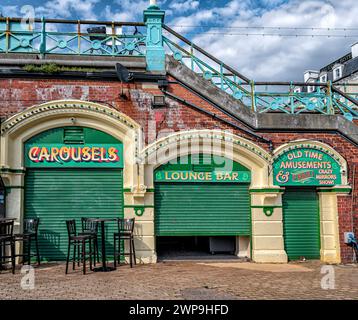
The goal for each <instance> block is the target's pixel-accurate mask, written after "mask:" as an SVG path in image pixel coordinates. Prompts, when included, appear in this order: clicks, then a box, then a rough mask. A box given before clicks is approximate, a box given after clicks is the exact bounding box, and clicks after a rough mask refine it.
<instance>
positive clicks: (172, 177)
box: [155, 170, 251, 183]
mask: <svg viewBox="0 0 358 320" xmlns="http://www.w3.org/2000/svg"><path fill="white" fill-rule="evenodd" d="M155 181H156V182H220V183H228V182H231V183H232V182H241V183H248V182H250V181H251V175H250V172H249V171H217V170H215V171H210V172H204V171H203V172H201V171H158V172H156V173H155Z"/></svg>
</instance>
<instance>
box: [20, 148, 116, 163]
mask: <svg viewBox="0 0 358 320" xmlns="http://www.w3.org/2000/svg"><path fill="white" fill-rule="evenodd" d="M25 165H26V167H33V168H40V167H56V168H58V167H66V168H70V167H87V168H96V167H107V168H123V145H122V144H91V145H81V146H78V145H76V146H71V145H52V144H51V145H50V144H44V145H38V144H33V145H26V147H25Z"/></svg>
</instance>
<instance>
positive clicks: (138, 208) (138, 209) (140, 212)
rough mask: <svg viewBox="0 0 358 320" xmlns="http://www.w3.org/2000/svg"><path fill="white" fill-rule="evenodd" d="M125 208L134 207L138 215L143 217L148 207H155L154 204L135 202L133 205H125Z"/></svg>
mask: <svg viewBox="0 0 358 320" xmlns="http://www.w3.org/2000/svg"><path fill="white" fill-rule="evenodd" d="M123 207H124V208H132V209H134V214H135V215H136V216H137V217H141V216H142V215H143V214H144V211H145V209H146V208H154V205H140V204H137V205H135V204H133V205H124V206H123Z"/></svg>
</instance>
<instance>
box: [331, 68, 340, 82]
mask: <svg viewBox="0 0 358 320" xmlns="http://www.w3.org/2000/svg"><path fill="white" fill-rule="evenodd" d="M341 77H342V67H337V68H335V69H334V70H333V79H334V80H337V79H339V78H341Z"/></svg>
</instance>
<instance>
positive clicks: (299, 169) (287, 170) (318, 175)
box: [273, 148, 341, 186]
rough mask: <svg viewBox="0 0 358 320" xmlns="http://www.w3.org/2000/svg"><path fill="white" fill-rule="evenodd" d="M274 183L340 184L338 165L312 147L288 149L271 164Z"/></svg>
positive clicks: (281, 184) (303, 184)
mask: <svg viewBox="0 0 358 320" xmlns="http://www.w3.org/2000/svg"><path fill="white" fill-rule="evenodd" d="M273 174H274V183H275V184H276V185H280V186H333V185H338V184H341V172H340V165H339V164H338V162H337V161H336V160H335V159H333V158H332V157H331V156H330V155H328V154H327V153H325V152H323V151H320V150H316V149H313V148H299V149H294V150H289V151H286V152H285V153H283V154H282V155H280V156H279V157H278V158H277V159H276V160H275V162H274V164H273Z"/></svg>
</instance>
